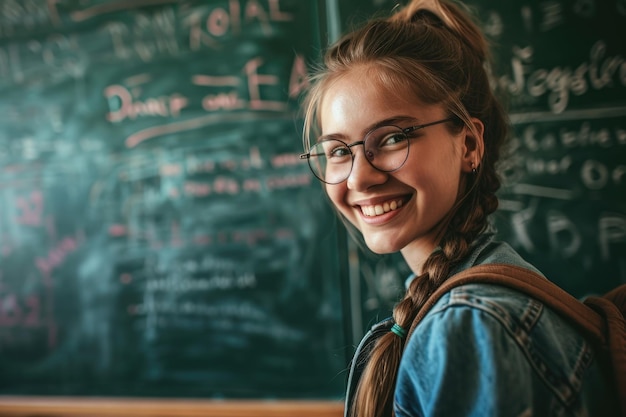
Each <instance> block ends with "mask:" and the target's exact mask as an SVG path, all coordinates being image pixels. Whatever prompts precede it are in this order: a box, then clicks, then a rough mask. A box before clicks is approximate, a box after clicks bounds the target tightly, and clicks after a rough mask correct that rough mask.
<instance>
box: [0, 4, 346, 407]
mask: <svg viewBox="0 0 626 417" xmlns="http://www.w3.org/2000/svg"><path fill="white" fill-rule="evenodd" d="M320 16H322V15H321V14H320V5H319V4H318V2H317V1H301V0H229V1H226V0H224V1H205V2H179V1H173V0H172V1H168V0H143V1H117V0H108V1H99V0H98V1H97V0H85V1H70V0H58V1H45V0H33V1H27V2H21V1H13V0H7V1H3V2H2V3H0V126H1V128H0V167H1V169H0V394H2V395H15V394H20V395H22V394H24V395H45V396H57V395H58V396H100V397H103V396H113V397H116V396H127V397H133V396H142V397H151V396H160V397H202V398H242V397H246V398H279V399H280V398H335V397H339V396H340V395H341V393H342V390H343V386H344V380H345V378H344V377H343V376H342V375H344V374H343V373H342V372H343V370H344V369H345V366H346V363H347V351H346V342H345V340H344V339H345V320H344V313H343V309H342V285H343V284H342V277H343V276H345V271H344V267H343V266H342V265H343V261H342V259H345V255H344V256H341V255H340V252H339V246H338V243H337V239H338V238H339V237H340V236H338V235H337V232H336V230H337V229H336V227H335V218H334V215H333V214H332V212H331V210H330V209H329V207H328V205H327V203H326V201H325V199H323V198H321V195H322V191H321V187H320V186H319V184H318V183H317V182H316V181H314V178H313V177H312V175H311V174H310V172H309V170H308V167H307V166H306V163H302V161H300V160H299V158H298V154H299V153H300V152H301V141H300V126H301V121H300V120H299V113H298V111H299V102H298V101H299V98H300V93H301V91H302V88H303V86H305V84H306V79H305V75H306V71H307V67H308V65H310V64H311V63H312V62H314V61H316V60H317V59H318V55H319V51H320V49H321V45H322V42H323V35H322V33H324V32H325V31H324V29H323V28H324V25H325V23H324V21H323V18H322V17H323V16H322V17H320Z"/></svg>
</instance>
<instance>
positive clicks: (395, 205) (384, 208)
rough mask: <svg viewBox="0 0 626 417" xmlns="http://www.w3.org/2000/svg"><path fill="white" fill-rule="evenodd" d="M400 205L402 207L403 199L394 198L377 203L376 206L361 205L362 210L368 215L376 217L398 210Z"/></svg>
mask: <svg viewBox="0 0 626 417" xmlns="http://www.w3.org/2000/svg"><path fill="white" fill-rule="evenodd" d="M400 207H402V200H393V201H385V202H384V203H383V204H376V205H374V206H361V211H362V212H363V214H365V215H366V216H367V217H374V216H380V215H381V214H385V213H388V212H390V211H393V210H397V209H399V208H400Z"/></svg>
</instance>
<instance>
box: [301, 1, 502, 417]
mask: <svg viewBox="0 0 626 417" xmlns="http://www.w3.org/2000/svg"><path fill="white" fill-rule="evenodd" d="M490 59H491V57H490V54H489V47H488V42H487V40H486V39H485V37H484V35H483V34H482V32H481V31H480V28H479V27H478V25H477V24H476V23H475V22H474V21H473V20H472V18H471V14H470V13H469V12H468V11H467V10H466V9H464V8H462V6H460V5H457V4H455V3H452V2H450V1H447V0H441V1H438V0H414V1H412V2H411V3H410V4H408V5H407V6H406V7H404V8H402V9H400V10H397V11H396V12H395V13H394V14H393V15H392V16H390V17H388V18H379V19H375V20H372V21H370V22H368V23H366V24H365V25H364V26H363V27H361V28H359V29H357V30H355V31H353V32H351V33H349V34H347V35H345V36H344V37H343V38H342V39H340V40H339V41H338V42H337V43H335V44H334V45H333V46H332V47H331V48H330V49H329V50H328V51H327V53H326V55H325V58H324V62H323V68H321V69H320V70H319V71H318V72H317V73H316V74H314V75H313V76H312V79H311V88H310V90H309V92H308V95H307V98H306V102H305V108H304V110H305V115H304V119H305V127H304V136H303V142H304V147H305V149H308V147H309V144H310V139H311V138H310V137H309V135H311V132H312V131H314V130H315V129H316V128H319V120H318V117H319V116H318V113H317V111H318V108H319V106H320V103H321V102H322V100H323V98H324V94H325V92H326V91H327V89H328V87H329V86H330V85H332V83H333V82H336V81H337V80H338V79H340V78H341V77H342V76H343V75H344V74H346V73H348V72H349V71H351V70H353V69H354V68H355V67H363V66H365V67H367V68H372V69H374V71H368V74H370V75H372V76H373V77H375V79H374V80H368V81H369V82H378V83H381V85H383V86H384V87H386V88H387V89H388V90H389V91H397V92H402V93H404V94H406V92H410V93H412V94H414V96H415V97H417V98H419V99H420V100H421V101H422V102H424V103H426V104H442V105H443V106H444V108H446V110H447V111H448V112H449V114H450V116H452V117H453V118H454V119H455V120H456V121H457V123H451V124H449V125H452V126H451V127H449V128H450V129H460V128H462V127H463V125H464V126H466V127H467V128H468V129H469V130H470V131H472V132H473V133H474V134H475V135H476V134H477V132H476V130H475V127H474V124H473V123H472V122H471V119H472V118H478V119H479V120H480V121H482V123H483V124H484V126H485V131H484V133H483V139H484V148H485V150H484V153H483V156H482V160H481V161H480V167H479V170H478V172H477V173H476V175H475V176H473V177H472V179H469V178H468V179H465V180H464V181H463V182H462V188H463V189H462V190H461V191H460V194H459V197H458V201H457V203H456V205H455V206H454V207H453V209H452V210H451V212H450V213H449V214H448V215H447V217H446V219H445V222H446V223H445V224H446V227H445V228H444V231H443V233H442V235H441V236H440V240H439V249H438V250H436V251H435V252H433V253H432V254H431V255H430V256H429V257H428V259H427V260H426V262H425V263H424V266H423V272H422V274H421V275H420V276H419V277H417V278H416V279H414V280H413V281H412V283H411V285H410V286H409V288H408V289H407V292H406V294H405V296H404V298H403V299H402V300H401V301H400V302H399V303H398V304H397V305H396V306H395V308H394V311H393V316H394V319H395V322H396V323H398V324H399V325H400V326H402V327H404V328H409V327H410V326H411V323H412V322H413V319H414V318H415V315H416V314H417V312H418V311H419V309H420V308H421V307H422V305H423V304H424V302H425V300H426V298H427V297H428V295H429V294H431V293H432V292H433V291H434V290H435V289H436V288H437V287H438V286H440V285H441V284H442V283H443V281H445V279H446V278H447V277H448V275H449V273H450V270H451V268H452V267H453V266H454V265H455V263H457V262H459V261H460V260H461V259H462V258H463V257H464V256H466V255H467V253H468V251H469V247H470V245H471V243H472V241H473V240H474V239H475V238H476V237H477V236H478V235H479V234H480V233H482V232H483V231H484V230H485V228H486V227H487V225H488V219H487V217H488V215H489V214H491V213H493V212H494V211H495V210H496V209H497V206H498V201H497V198H496V196H495V193H496V191H497V190H498V189H499V187H500V181H499V179H498V175H497V173H496V167H495V164H496V162H497V161H498V159H499V156H500V149H501V146H502V144H503V142H504V139H505V137H506V136H507V130H508V120H507V118H506V115H505V113H504V111H503V109H502V107H501V105H500V104H499V102H498V100H496V98H495V96H494V93H493V91H492V89H491V85H490V80H489V76H488V71H487V67H488V64H489V62H490ZM403 348H404V341H403V340H402V339H401V338H400V337H398V336H397V335H395V334H393V333H391V332H390V333H388V334H386V335H384V336H382V337H380V339H379V340H378V341H377V343H376V345H375V346H374V348H373V349H372V351H371V354H370V357H369V360H368V363H367V365H366V367H365V370H364V372H363V374H362V376H361V380H360V382H359V386H358V388H357V391H356V394H355V400H354V402H353V405H352V416H358V417H374V416H389V415H392V414H393V394H394V389H395V382H396V377H397V373H398V367H399V364H400V358H401V356H402V351H403Z"/></svg>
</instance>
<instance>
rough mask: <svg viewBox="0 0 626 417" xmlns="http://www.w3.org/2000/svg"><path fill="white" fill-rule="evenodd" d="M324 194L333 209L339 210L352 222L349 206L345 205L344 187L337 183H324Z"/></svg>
mask: <svg viewBox="0 0 626 417" xmlns="http://www.w3.org/2000/svg"><path fill="white" fill-rule="evenodd" d="M326 195H328V198H329V200H330V202H331V203H332V205H333V206H334V207H335V209H337V210H339V212H340V213H341V214H342V215H343V216H344V217H346V218H347V219H348V220H349V221H350V223H354V221H353V219H352V218H351V215H352V213H351V210H350V207H348V206H347V205H346V202H345V196H346V187H345V186H344V185H342V184H338V185H326Z"/></svg>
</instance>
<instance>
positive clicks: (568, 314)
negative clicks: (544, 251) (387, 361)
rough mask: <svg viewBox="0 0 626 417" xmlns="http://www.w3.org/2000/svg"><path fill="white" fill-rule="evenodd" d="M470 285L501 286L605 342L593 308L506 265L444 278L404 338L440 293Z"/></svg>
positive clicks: (536, 276) (534, 275)
mask: <svg viewBox="0 0 626 417" xmlns="http://www.w3.org/2000/svg"><path fill="white" fill-rule="evenodd" d="M472 283H482V284H493V285H501V286H504V287H507V288H511V289H514V290H517V291H519V292H522V293H524V294H527V295H528V296H530V297H532V298H534V299H536V300H537V301H539V302H541V303H543V304H544V305H546V306H548V307H549V308H551V309H552V310H554V311H555V312H556V313H558V314H560V315H561V316H563V317H564V318H565V319H567V320H569V321H570V322H571V323H572V324H574V325H576V326H578V328H579V329H581V330H582V331H583V332H584V334H585V335H586V336H587V337H590V338H592V340H597V341H598V342H599V343H602V344H605V343H606V337H607V336H606V333H605V329H604V327H605V325H604V322H603V320H602V318H601V317H600V315H599V314H598V313H596V312H595V311H594V310H593V309H591V308H589V307H587V306H586V305H584V304H583V303H582V302H580V301H579V300H578V299H576V298H575V297H573V296H572V295H571V294H569V293H567V292H566V291H565V290H563V289H561V288H559V287H558V286H557V285H556V284H554V283H552V282H550V281H549V280H548V279H546V278H545V277H543V276H541V275H539V274H537V273H535V272H533V271H531V270H529V269H526V268H522V267H519V266H515V265H507V264H486V265H478V266H474V267H471V268H468V269H466V270H465V271H462V272H459V273H458V274H455V275H453V276H452V277H450V278H448V279H447V280H446V281H445V282H444V283H443V284H442V285H441V286H440V287H439V288H438V289H437V290H435V292H433V294H432V295H431V296H430V297H429V298H428V300H427V301H426V303H425V304H424V306H423V307H422V308H421V309H420V311H419V312H418V314H417V316H416V317H415V320H413V323H412V324H411V328H410V329H409V333H408V335H407V339H408V338H409V337H411V334H412V333H413V331H414V330H415V328H416V327H417V325H418V324H419V322H420V321H421V320H422V319H423V318H424V317H425V316H426V314H427V313H428V311H430V309H431V308H432V307H433V306H434V305H435V303H436V302H437V301H438V300H439V299H440V298H441V297H442V296H443V295H444V294H446V293H447V292H449V291H450V290H451V289H452V288H454V287H458V286H460V285H465V284H472Z"/></svg>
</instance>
